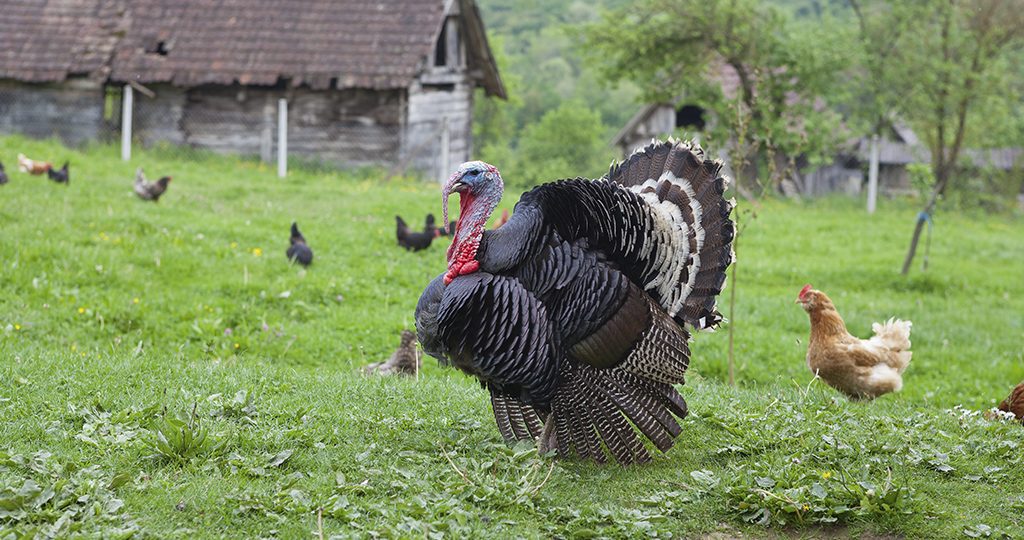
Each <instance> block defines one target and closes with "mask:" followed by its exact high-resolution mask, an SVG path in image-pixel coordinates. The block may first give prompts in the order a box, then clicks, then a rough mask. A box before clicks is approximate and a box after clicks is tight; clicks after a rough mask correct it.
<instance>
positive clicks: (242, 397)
mask: <svg viewBox="0 0 1024 540" xmlns="http://www.w3.org/2000/svg"><path fill="white" fill-rule="evenodd" d="M255 400H256V396H255V392H253V391H252V390H251V389H248V388H243V389H241V390H239V391H237V392H235V395H234V396H232V397H231V398H230V399H227V398H225V397H224V395H223V394H213V395H211V396H209V397H208V398H206V401H207V402H209V403H210V404H211V405H212V406H213V407H214V408H213V410H212V411H211V412H210V416H212V417H214V418H224V419H231V420H237V421H239V422H242V423H244V424H249V425H251V426H254V425H256V420H255V419H256V414H257V413H256V404H255Z"/></svg>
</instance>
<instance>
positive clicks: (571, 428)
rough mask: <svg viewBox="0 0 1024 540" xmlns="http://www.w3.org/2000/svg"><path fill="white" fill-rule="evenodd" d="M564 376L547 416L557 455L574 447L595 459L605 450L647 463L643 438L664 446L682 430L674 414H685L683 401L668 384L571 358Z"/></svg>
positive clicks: (627, 461)
mask: <svg viewBox="0 0 1024 540" xmlns="http://www.w3.org/2000/svg"><path fill="white" fill-rule="evenodd" d="M562 380H563V386H562V388H561V390H560V391H559V392H558V393H557V394H556V395H555V399H554V400H553V401H552V404H551V406H552V408H551V417H552V418H550V419H549V421H550V422H553V423H554V429H555V431H556V438H557V445H558V450H559V454H560V455H567V454H570V453H571V452H572V451H573V450H575V452H576V453H577V454H579V456H580V457H583V458H590V459H593V460H594V461H596V462H598V463H604V462H606V461H607V459H608V454H611V456H612V457H613V458H614V459H615V460H616V461H617V462H618V463H620V464H622V465H630V464H634V463H645V462H648V461H650V460H651V455H650V452H649V451H648V450H647V447H646V444H645V442H644V441H645V440H646V441H649V442H650V443H651V444H653V445H654V447H655V448H657V449H658V450H660V451H662V452H665V451H668V449H669V448H671V447H672V445H673V443H674V439H675V438H676V437H678V436H679V434H680V433H682V428H681V427H680V426H679V423H678V422H677V421H676V417H679V418H682V417H685V416H686V402H685V401H683V398H682V396H680V395H679V393H678V392H676V390H675V388H673V387H672V385H670V384H663V383H658V382H654V381H650V380H648V379H645V378H644V377H642V376H639V375H634V374H632V373H630V372H628V371H625V370H623V369H618V368H614V369H600V368H595V367H592V366H588V365H586V364H578V363H572V362H566V363H565V364H564V366H563V370H562Z"/></svg>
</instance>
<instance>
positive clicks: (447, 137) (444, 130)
mask: <svg viewBox="0 0 1024 540" xmlns="http://www.w3.org/2000/svg"><path fill="white" fill-rule="evenodd" d="M450 147H451V134H450V133H449V132H448V117H447V116H445V117H444V118H442V119H441V167H440V169H441V170H440V171H439V172H438V180H439V181H440V182H441V183H442V184H444V182H445V180H447V179H448V175H449V174H451V173H452V171H450V170H449V169H451V164H450V163H448V160H450V159H451V156H450V155H449V153H450V152H451V148H450Z"/></svg>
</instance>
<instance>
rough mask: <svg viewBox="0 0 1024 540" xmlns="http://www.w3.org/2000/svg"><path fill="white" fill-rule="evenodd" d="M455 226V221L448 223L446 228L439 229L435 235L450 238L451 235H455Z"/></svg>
mask: <svg viewBox="0 0 1024 540" xmlns="http://www.w3.org/2000/svg"><path fill="white" fill-rule="evenodd" d="M456 224H457V222H456V221H455V220H452V221H449V222H448V226H447V227H441V228H440V229H438V230H437V235H438V236H451V235H453V234H455V225H456Z"/></svg>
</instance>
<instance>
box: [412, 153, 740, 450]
mask: <svg viewBox="0 0 1024 540" xmlns="http://www.w3.org/2000/svg"><path fill="white" fill-rule="evenodd" d="M720 169H721V164H720V163H718V162H715V161H710V160H706V159H705V157H704V153H703V151H702V150H701V149H700V147H699V146H697V145H696V144H691V143H683V142H677V141H673V140H670V141H668V142H664V143H654V144H652V145H650V146H648V147H646V148H644V149H643V150H641V151H638V152H636V153H634V154H633V155H631V156H630V157H629V158H627V159H626V160H625V161H624V162H623V163H621V164H619V165H614V166H613V167H612V168H611V170H610V171H609V173H608V175H607V177H605V178H602V179H600V180H596V181H591V180H586V179H582V178H577V179H573V180H561V181H558V182H554V183H550V184H545V185H541V186H538V187H536V188H534V189H533V190H531V191H529V192H528V193H525V194H524V195H523V196H522V198H521V199H520V200H519V202H518V204H516V206H515V211H514V213H513V214H512V217H511V219H509V221H508V223H506V224H505V225H503V226H502V227H501V228H500V229H497V230H489V231H485V230H484V224H485V223H486V222H487V219H488V217H489V216H490V214H491V212H493V211H494V208H495V207H496V206H497V204H498V201H499V200H500V199H501V195H502V191H503V182H502V179H501V175H500V174H499V173H498V170H497V169H495V168H494V167H493V166H491V165H488V164H486V163H483V162H479V161H472V162H469V163H464V164H463V165H462V166H461V167H459V169H458V171H456V172H455V174H453V175H452V176H451V178H449V180H448V182H447V183H446V184H445V186H444V188H443V190H442V207H443V208H445V209H447V203H448V196H449V194H450V193H452V192H455V193H459V195H460V201H459V202H460V208H461V211H460V214H459V220H458V226H457V229H456V232H455V238H454V239H453V242H452V245H451V247H450V248H449V249H448V271H447V272H445V273H444V274H442V275H440V276H438V277H437V278H436V279H434V280H433V281H432V282H431V283H430V284H429V285H428V286H427V288H426V290H424V291H423V295H422V296H421V297H420V300H419V303H418V305H417V306H416V327H417V331H418V334H419V340H420V343H421V344H422V345H423V349H424V351H426V352H427V353H428V354H430V355H432V356H434V357H436V358H438V359H440V360H441V361H442V362H443V363H450V364H454V365H455V367H457V368H459V369H461V370H462V371H465V372H466V373H468V374H470V375H473V376H475V377H477V378H478V379H479V380H480V382H481V384H482V385H483V386H485V387H486V388H487V389H488V390H489V391H490V394H491V406H492V408H493V410H494V417H495V420H496V421H497V424H498V429H499V431H500V432H501V434H502V436H503V437H504V438H505V439H506V440H507V441H510V442H511V441H516V440H533V439H538V438H539V446H540V450H541V451H542V452H543V451H548V450H551V449H555V450H557V452H558V454H559V455H560V456H568V455H572V454H578V455H580V456H583V457H589V458H591V459H594V460H595V461H598V462H604V461H605V460H607V454H609V453H610V454H611V455H612V456H613V458H614V459H615V460H617V461H618V462H619V463H622V464H628V463H639V462H645V461H649V460H650V459H651V457H650V454H649V453H648V451H647V449H646V448H645V443H644V438H646V439H649V440H650V441H651V442H652V443H654V445H655V446H656V447H657V448H658V449H659V450H661V451H667V450H668V449H669V448H670V447H671V446H672V444H673V442H674V439H675V438H676V437H677V436H679V434H680V432H681V428H680V426H679V424H678V423H677V420H676V417H678V418H683V417H685V416H686V413H687V408H686V402H685V401H684V400H683V398H682V396H680V395H679V393H678V392H677V391H676V389H675V387H674V386H673V385H674V384H679V383H683V374H684V372H685V371H686V368H687V366H688V364H689V357H690V351H689V347H688V344H687V342H688V340H689V337H690V336H689V333H688V331H687V329H686V328H684V325H688V326H690V327H691V328H694V329H698V330H699V329H704V328H710V327H713V326H715V325H717V324H718V323H719V322H721V320H722V316H721V315H720V314H719V313H718V311H717V309H716V307H715V298H716V297H717V296H718V294H719V293H720V292H721V290H722V288H723V286H724V284H725V273H726V269H727V268H728V266H729V264H730V263H731V262H732V260H733V252H732V240H733V236H734V234H735V228H734V225H733V223H732V221H731V220H730V218H729V215H730V213H731V211H732V208H733V203H732V202H731V201H726V200H725V199H724V198H723V192H724V190H725V186H726V179H725V178H723V177H721V176H719V172H720ZM447 217H448V216H445V221H447ZM641 434H642V435H643V438H642V437H641V436H640V435H641Z"/></svg>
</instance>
